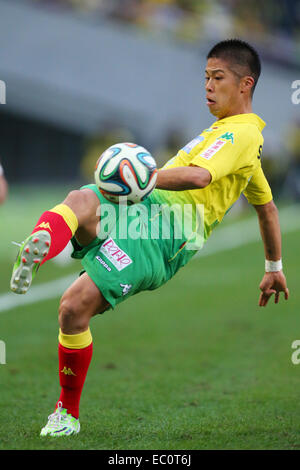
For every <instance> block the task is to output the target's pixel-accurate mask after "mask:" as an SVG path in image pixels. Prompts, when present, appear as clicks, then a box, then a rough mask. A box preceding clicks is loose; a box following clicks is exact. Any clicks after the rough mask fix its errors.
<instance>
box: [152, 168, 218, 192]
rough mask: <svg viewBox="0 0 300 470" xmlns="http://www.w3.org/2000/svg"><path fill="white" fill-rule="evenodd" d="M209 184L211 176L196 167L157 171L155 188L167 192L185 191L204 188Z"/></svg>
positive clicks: (206, 171)
mask: <svg viewBox="0 0 300 470" xmlns="http://www.w3.org/2000/svg"><path fill="white" fill-rule="evenodd" d="M210 182H211V174H210V172H209V171H208V170H206V169H205V168H201V167H198V166H192V165H191V166H182V167H180V166H179V167H176V168H165V169H161V170H159V171H158V174H157V180H156V188H157V189H165V190H168V191H185V190H189V189H199V188H205V187H206V186H207V185H209V183H210Z"/></svg>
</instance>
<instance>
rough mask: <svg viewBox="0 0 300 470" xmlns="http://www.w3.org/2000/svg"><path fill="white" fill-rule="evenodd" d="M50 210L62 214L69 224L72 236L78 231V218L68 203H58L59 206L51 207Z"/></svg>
mask: <svg viewBox="0 0 300 470" xmlns="http://www.w3.org/2000/svg"><path fill="white" fill-rule="evenodd" d="M49 212H54V213H55V214H59V215H61V216H62V218H63V219H64V221H65V222H66V224H67V225H68V227H69V229H70V230H71V232H72V236H73V235H74V233H75V232H76V230H77V228H78V220H77V217H76V215H75V214H74V212H73V211H72V209H71V208H70V207H69V206H67V205H66V204H58V205H57V206H55V207H53V209H50V211H49Z"/></svg>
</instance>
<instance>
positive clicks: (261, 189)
mask: <svg viewBox="0 0 300 470" xmlns="http://www.w3.org/2000/svg"><path fill="white" fill-rule="evenodd" d="M243 194H244V196H245V197H246V198H247V201H248V202H249V204H252V205H257V206H259V205H262V204H267V203H268V202H270V201H272V199H273V196H272V191H271V188H270V186H269V183H268V181H267V179H266V177H265V175H264V172H263V169H262V167H261V166H259V167H258V168H257V170H256V171H255V173H254V174H253V176H252V178H251V179H250V181H249V183H248V186H247V187H246V189H245V190H244V191H243Z"/></svg>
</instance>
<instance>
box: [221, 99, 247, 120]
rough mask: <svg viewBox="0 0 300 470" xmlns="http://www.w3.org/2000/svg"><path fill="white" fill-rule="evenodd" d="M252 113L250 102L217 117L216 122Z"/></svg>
mask: <svg viewBox="0 0 300 470" xmlns="http://www.w3.org/2000/svg"><path fill="white" fill-rule="evenodd" d="M249 113H253V110H252V102H251V101H247V102H245V103H242V104H239V105H238V106H236V107H235V108H232V109H230V110H228V111H227V112H226V113H224V114H222V115H220V116H217V118H218V120H221V119H225V118H228V117H231V116H236V115H237V114H249Z"/></svg>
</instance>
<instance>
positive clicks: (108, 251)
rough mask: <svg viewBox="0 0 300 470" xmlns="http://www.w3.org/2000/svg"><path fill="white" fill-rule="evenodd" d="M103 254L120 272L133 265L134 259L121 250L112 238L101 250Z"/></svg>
mask: <svg viewBox="0 0 300 470" xmlns="http://www.w3.org/2000/svg"><path fill="white" fill-rule="evenodd" d="M100 253H102V254H103V255H104V256H105V257H106V258H107V259H108V260H109V261H110V262H111V263H112V264H113V265H114V266H115V268H117V270H118V271H122V269H124V268H126V267H127V266H129V265H130V264H131V263H132V259H131V258H130V257H129V256H128V255H127V253H125V251H123V250H121V248H120V247H119V246H118V245H117V244H116V242H114V240H113V239H112V238H108V239H107V240H106V241H105V242H104V243H103V245H102V246H101V248H100Z"/></svg>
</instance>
